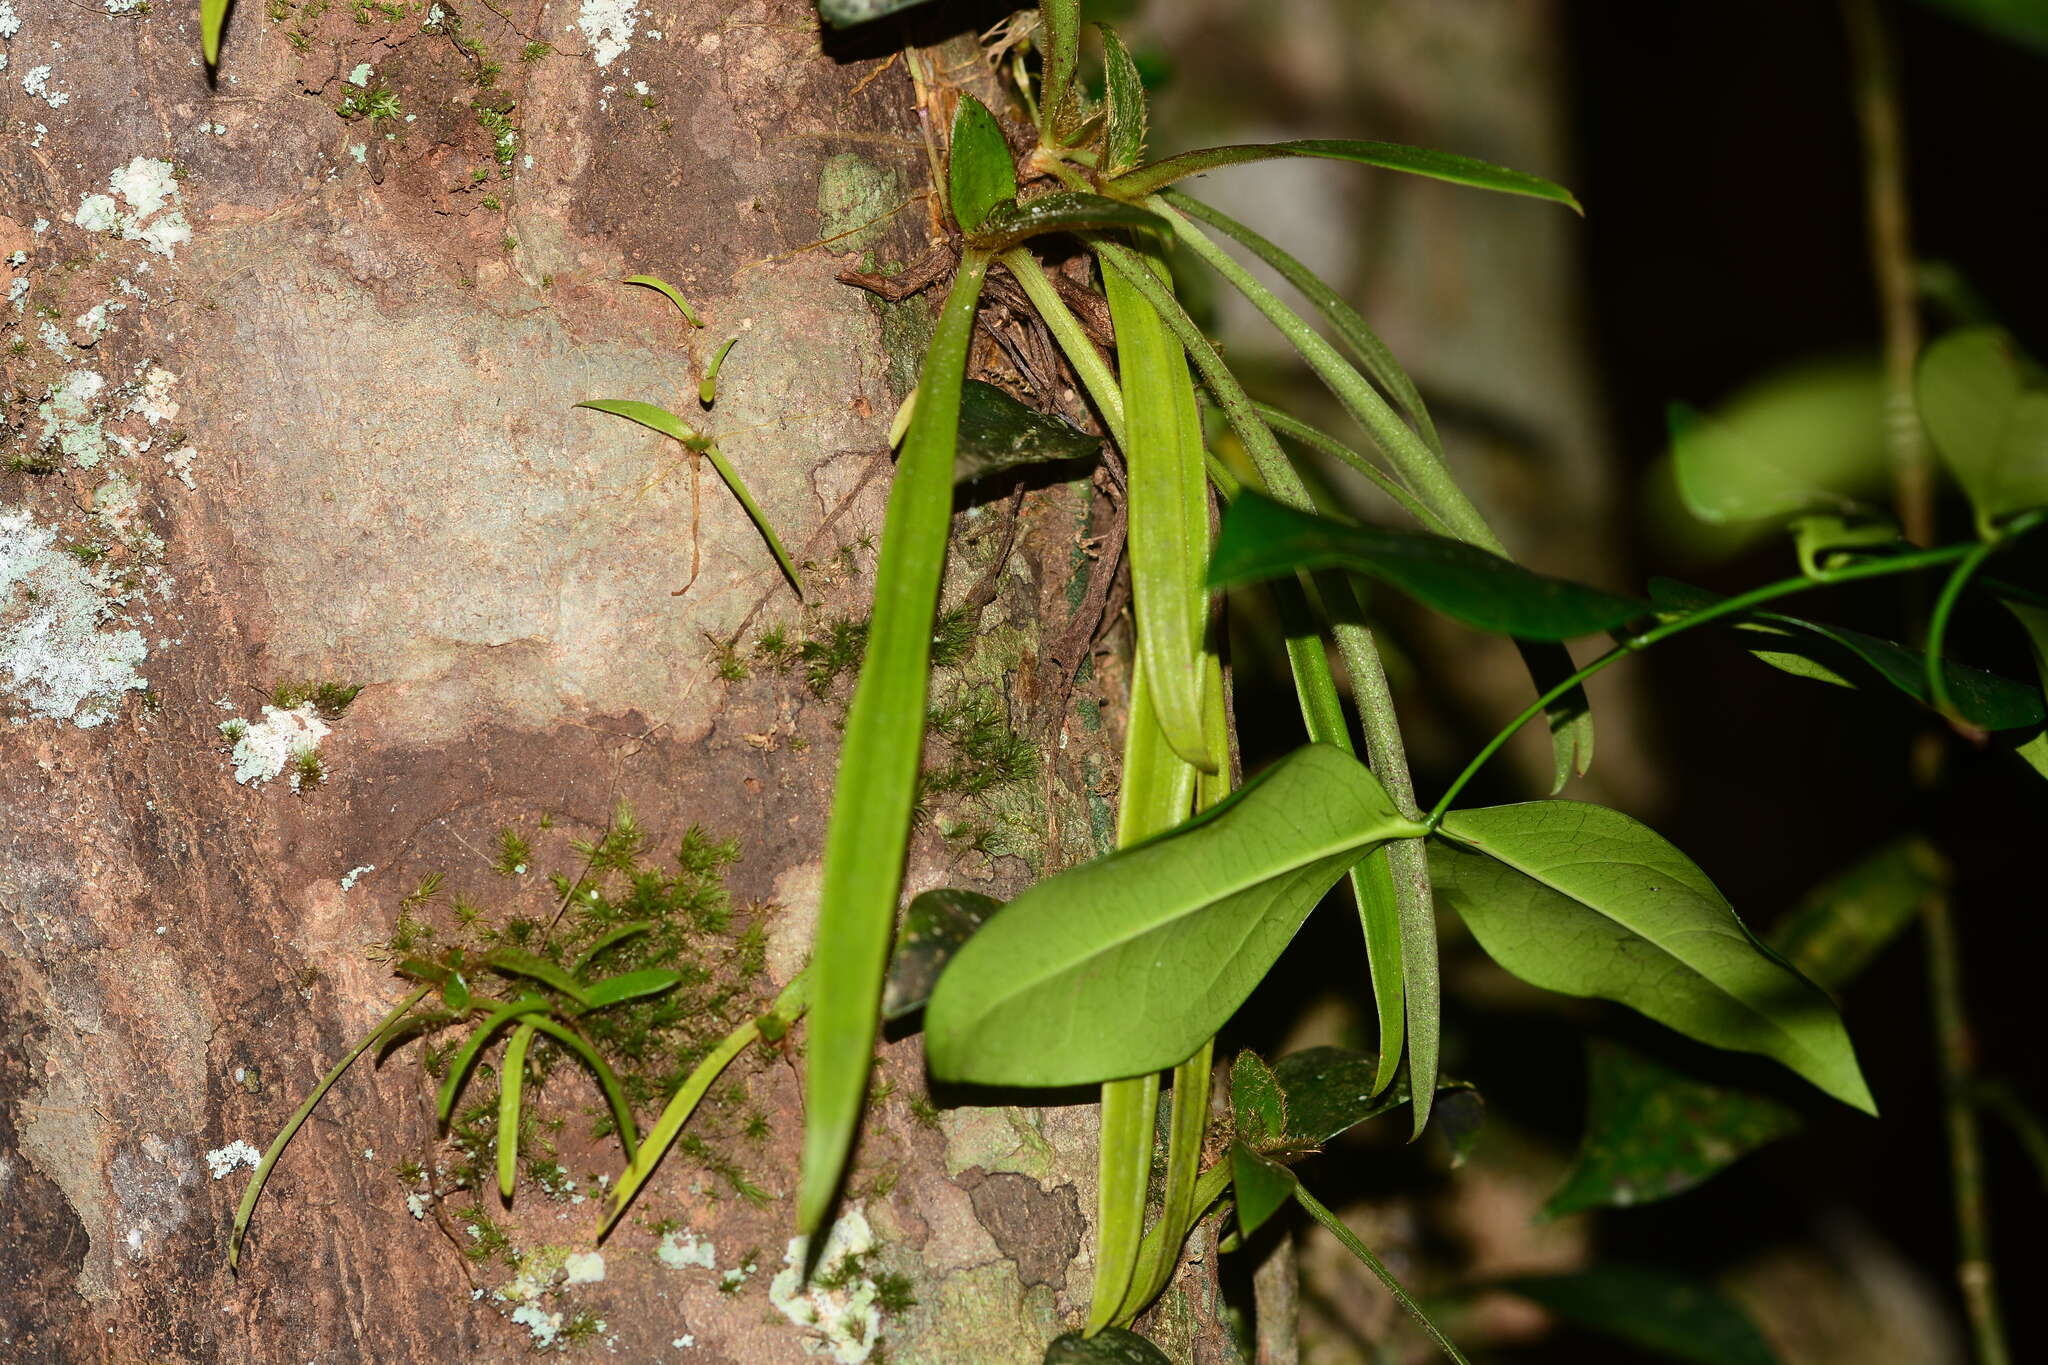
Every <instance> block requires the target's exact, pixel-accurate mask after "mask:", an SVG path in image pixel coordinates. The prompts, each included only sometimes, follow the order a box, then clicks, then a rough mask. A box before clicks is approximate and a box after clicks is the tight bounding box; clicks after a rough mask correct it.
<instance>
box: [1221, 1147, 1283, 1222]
mask: <svg viewBox="0 0 2048 1365" xmlns="http://www.w3.org/2000/svg"><path fill="white" fill-rule="evenodd" d="M1230 1186H1231V1190H1232V1192H1233V1197H1234V1198H1235V1200H1236V1202H1237V1231H1238V1235H1239V1236H1240V1237H1249V1236H1251V1235H1252V1234H1253V1233H1255V1232H1257V1231H1258V1230H1259V1227H1260V1225H1261V1224H1263V1223H1264V1222H1265V1221H1266V1220H1267V1219H1268V1218H1271V1217H1272V1216H1273V1215H1274V1214H1275V1213H1277V1212H1279V1210H1280V1206H1281V1205H1283V1204H1285V1203H1286V1202H1287V1201H1288V1200H1289V1199H1291V1198H1293V1197H1294V1172H1292V1171H1290V1170H1288V1169H1287V1168H1286V1167H1285V1166H1282V1165H1281V1164H1280V1163H1279V1162H1277V1161H1269V1160H1267V1159H1266V1158H1265V1157H1263V1156H1260V1155H1259V1154H1258V1153H1257V1152H1255V1151H1253V1150H1252V1149H1251V1148H1249V1147H1247V1146H1245V1145H1244V1144H1243V1143H1242V1142H1233V1143H1231V1144H1230Z"/></svg>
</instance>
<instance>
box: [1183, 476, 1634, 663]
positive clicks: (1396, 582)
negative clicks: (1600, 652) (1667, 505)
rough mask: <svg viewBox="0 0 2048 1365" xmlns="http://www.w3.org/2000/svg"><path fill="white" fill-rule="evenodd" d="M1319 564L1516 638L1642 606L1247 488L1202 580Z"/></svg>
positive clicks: (1594, 627)
mask: <svg viewBox="0 0 2048 1365" xmlns="http://www.w3.org/2000/svg"><path fill="white" fill-rule="evenodd" d="M1317 568H1341V569H1350V570H1353V571H1354V572H1357V573H1362V574H1367V575H1369V576H1371V577H1373V578H1377V579H1379V580H1381V581H1382V582H1385V583H1389V584H1391V585H1393V586H1394V587H1396V588H1399V589H1400V590H1401V591H1403V592H1405V593H1407V594H1409V595H1410V596H1412V597H1414V598H1416V599H1417V600H1418V601H1420V602H1422V603H1423V604H1424V605H1425V606H1429V607H1433V608H1435V609H1436V610H1438V611H1440V612H1443V613H1444V614H1445V615H1446V616H1450V617H1453V618H1455V619H1456V620H1459V621H1463V622H1464V623H1465V624H1466V625H1469V626H1477V627H1478V628H1479V629H1481V630H1491V631H1498V632H1500V633H1502V634H1504V635H1513V636H1515V637H1517V638H1519V639H1524V640H1568V639H1570V638H1572V637H1573V636H1577V635H1589V634H1592V633H1593V632H1595V631H1602V630H1612V629H1614V628H1615V627H1616V626H1619V625H1622V624H1624V623H1625V622H1627V621H1630V620H1632V619H1634V618H1635V617H1637V616H1640V615H1642V614H1643V613H1644V611H1645V610H1646V608H1645V607H1644V605H1643V604H1642V603H1639V602H1635V601H1632V600H1630V599H1628V598H1626V597H1616V596H1614V595H1613V594H1611V593H1606V592H1602V591H1601V590H1600V589H1598V588H1589V587H1587V586H1585V585H1584V584H1580V583H1572V582H1568V581H1566V580H1565V579H1562V578H1550V577H1547V576H1545V575H1543V574H1537V573H1531V572H1530V571H1529V570H1527V569H1524V568H1522V567H1521V566H1520V565H1518V564H1515V563H1513V562H1511V561H1509V560H1505V559H1502V558H1501V557H1500V556H1499V555H1495V554H1489V553H1487V552H1486V551H1485V550H1482V549H1479V548H1478V547H1477V546H1474V545H1467V544H1465V543H1464V542H1462V541H1456V540H1450V539H1447V538H1445V537H1443V536H1432V535H1425V534H1423V533H1421V532H1415V531H1387V530H1382V529H1380V528H1378V527H1373V526H1349V525H1346V524H1345V523H1343V522H1340V521H1332V520H1330V519H1329V518H1327V517H1318V516H1311V515H1310V514H1309V513H1307V512H1300V511H1296V510H1295V509H1294V508H1291V507H1288V506H1286V505H1285V504H1282V503H1279V502H1275V501H1274V500H1273V499H1271V498H1268V497H1263V496H1261V495H1259V494H1257V493H1252V492H1246V493H1244V494H1243V495H1241V496H1240V497H1239V498H1238V499H1237V500H1236V501H1235V502H1233V503H1232V504H1231V505H1230V508H1229V510H1228V511H1227V512H1225V513H1224V514H1223V532H1222V534H1221V535H1220V536H1219V537H1218V538H1217V541H1216V553H1215V555H1214V557H1213V558H1212V559H1211V561H1210V564H1209V585H1210V586H1211V587H1215V588H1225V587H1231V586H1233V585H1235V584H1239V583H1247V582H1252V581H1254V580H1257V579H1262V578H1278V577H1282V576H1284V575H1291V574H1293V573H1295V572H1296V571H1298V570H1301V569H1317Z"/></svg>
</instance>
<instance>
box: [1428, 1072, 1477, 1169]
mask: <svg viewBox="0 0 2048 1365" xmlns="http://www.w3.org/2000/svg"><path fill="white" fill-rule="evenodd" d="M1435 1118H1436V1128H1437V1131H1438V1132H1440V1133H1442V1134H1443V1135H1444V1146H1445V1147H1446V1148H1447V1149H1448V1150H1449V1152H1450V1157H1451V1165H1453V1166H1462V1165H1464V1164H1465V1160H1466V1158H1467V1157H1469V1156H1471V1155H1472V1149H1473V1148H1474V1147H1477V1146H1478V1145H1479V1135H1480V1133H1481V1132H1483V1131H1484V1130H1485V1128H1486V1099H1485V1097H1484V1096H1482V1095H1481V1094H1480V1093H1479V1091H1478V1089H1477V1088H1476V1087H1474V1086H1470V1085H1461V1086H1454V1087H1439V1088H1438V1090H1437V1092H1436V1110H1435Z"/></svg>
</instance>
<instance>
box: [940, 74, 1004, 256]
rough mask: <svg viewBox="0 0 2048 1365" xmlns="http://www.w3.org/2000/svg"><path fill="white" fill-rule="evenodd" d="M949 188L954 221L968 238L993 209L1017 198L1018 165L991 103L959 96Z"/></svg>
mask: <svg viewBox="0 0 2048 1365" xmlns="http://www.w3.org/2000/svg"><path fill="white" fill-rule="evenodd" d="M946 189H947V194H948V195H949V197H950V198H951V200H952V204H953V221H955V222H957V223H958V224H959V225H960V230H961V231H962V232H964V233H966V234H967V235H968V236H969V237H972V236H973V235H974V234H975V233H976V232H978V231H979V230H980V228H981V224H982V220H983V219H985V218H986V217H988V211H989V210H990V209H992V208H994V207H995V206H996V205H997V204H1000V203H1002V202H1003V201H1004V200H1005V199H1015V198H1016V197H1017V166H1016V163H1015V162H1013V161H1011V160H1010V144H1009V143H1008V142H1005V141H1004V140H1003V129H1002V125H1000V124H998V123H997V122H996V116H995V115H994V114H991V113H990V112H989V111H988V106H987V105H985V104H983V103H982V102H981V101H980V100H978V99H976V98H974V96H972V95H967V94H963V95H961V96H960V108H959V110H958V111H957V112H956V113H955V114H954V115H953V150H952V164H951V165H949V166H948V167H947V170H946Z"/></svg>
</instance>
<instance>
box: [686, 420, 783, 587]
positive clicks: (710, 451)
mask: <svg viewBox="0 0 2048 1365" xmlns="http://www.w3.org/2000/svg"><path fill="white" fill-rule="evenodd" d="M704 458H705V459H707V460H709V461H711V467H712V468H713V469H715V470H717V471H718V477H719V478H721V479H724V480H725V486H726V487H727V488H730V489H731V490H732V495H733V496H734V497H735V498H738V499H739V500H740V506H741V507H744V508H745V509H746V511H747V515H748V516H749V517H750V518H752V519H753V522H754V525H755V527H756V528H758V529H759V530H760V532H761V539H763V540H765V541H767V542H768V552H769V553H770V554H772V555H774V556H775V562H776V563H777V564H779V565H781V566H782V572H783V573H784V574H785V575H787V576H788V578H789V586H790V587H792V588H795V589H796V595H797V596H798V597H802V596H803V595H804V580H803V579H802V578H801V577H800V576H798V574H797V571H796V561H795V560H793V559H791V558H790V557H789V551H787V550H785V549H783V548H782V537H780V536H778V535H776V534H775V528H774V527H773V526H772V525H770V524H769V522H768V514H767V513H766V512H764V511H762V510H761V504H760V503H758V502H755V501H754V495H753V493H752V492H751V491H750V490H749V489H748V488H747V485H746V481H745V480H744V479H742V478H740V475H739V471H738V470H736V469H734V468H733V467H732V462H731V461H729V460H727V459H726V458H725V452H724V451H722V450H720V449H719V448H718V447H717V446H715V445H708V446H705V447H704Z"/></svg>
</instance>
